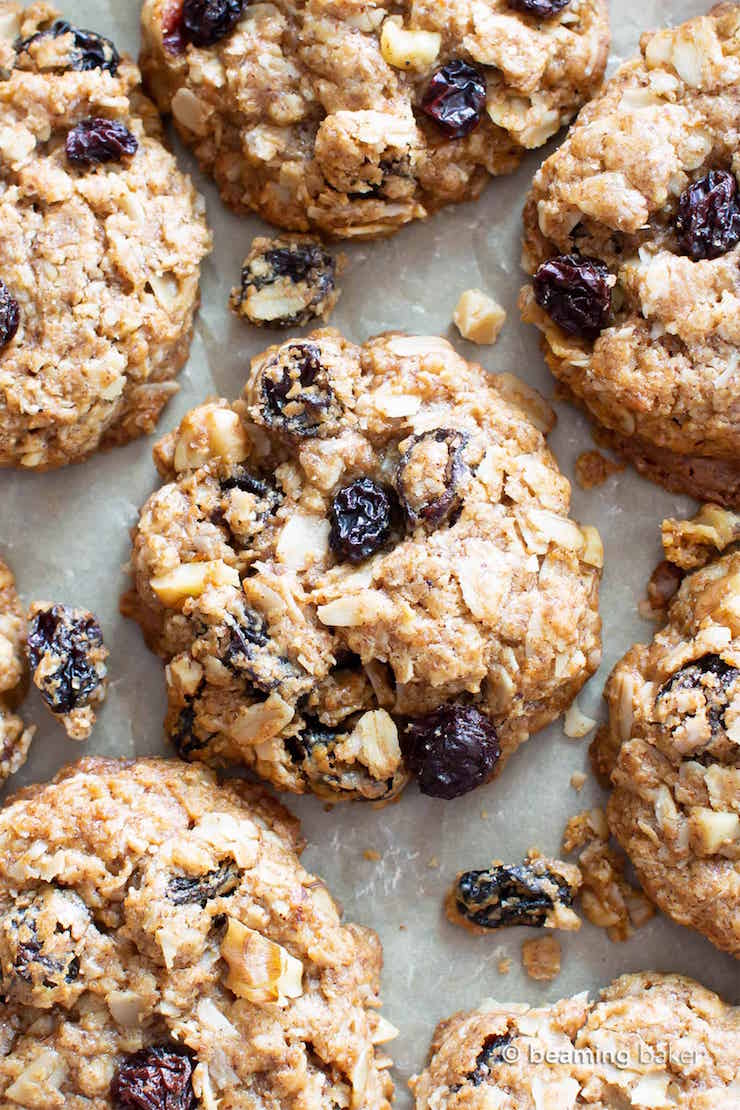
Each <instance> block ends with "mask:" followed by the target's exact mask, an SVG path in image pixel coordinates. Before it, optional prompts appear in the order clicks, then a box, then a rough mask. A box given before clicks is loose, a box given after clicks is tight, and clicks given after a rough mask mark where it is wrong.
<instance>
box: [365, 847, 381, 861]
mask: <svg viewBox="0 0 740 1110" xmlns="http://www.w3.org/2000/svg"><path fill="white" fill-rule="evenodd" d="M362 854H363V856H364V857H365V859H366V860H369V861H370V862H371V863H377V862H378V861H379V860H381V859H382V858H383V857H382V856H381V854H380V852H376V851H375V849H374V848H366V849H365V851H364V852H363V853H362Z"/></svg>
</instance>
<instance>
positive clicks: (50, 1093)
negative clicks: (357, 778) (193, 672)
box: [0, 759, 395, 1110]
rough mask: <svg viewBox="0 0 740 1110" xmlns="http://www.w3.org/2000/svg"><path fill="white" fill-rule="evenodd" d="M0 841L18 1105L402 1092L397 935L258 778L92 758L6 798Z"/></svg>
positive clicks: (381, 1106)
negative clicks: (327, 869)
mask: <svg viewBox="0 0 740 1110" xmlns="http://www.w3.org/2000/svg"><path fill="white" fill-rule="evenodd" d="M0 844H1V845H2V852H0V857H1V859H0V969H1V971H2V981H3V995H4V1006H3V1013H2V1017H1V1018H0V1030H1V1032H2V1038H3V1055H2V1059H1V1060H0V1099H2V1102H3V1105H13V1106H15V1105H20V1106H25V1107H38V1108H41V1107H44V1108H45V1110H53V1108H54V1107H64V1108H65V1110H83V1108H84V1110H105V1108H108V1107H122V1106H152V1107H154V1106H160V1105H161V1106H165V1105H166V1106H168V1107H170V1106H172V1107H177V1108H178V1110H179V1108H180V1107H182V1108H190V1107H194V1106H196V1105H197V1106H202V1107H204V1108H209V1107H210V1108H213V1107H215V1106H219V1107H220V1108H221V1110H236V1108H242V1110H245V1108H246V1107H249V1106H253V1105H254V1104H255V1102H256V1101H259V1102H263V1103H265V1104H267V1105H275V1106H278V1105H279V1106H281V1107H286V1108H291V1107H292V1108H296V1110H297V1108H299V1107H300V1108H302V1110H305V1108H307V1107H309V1108H312V1110H321V1108H323V1110H330V1108H331V1107H334V1106H349V1105H350V1104H351V1105H354V1106H356V1107H358V1108H362V1110H388V1108H389V1105H390V1103H389V1098H390V1094H391V1091H392V1084H391V1081H390V1078H389V1077H388V1072H387V1070H386V1069H387V1068H388V1066H389V1065H390V1060H389V1059H388V1057H387V1056H386V1055H385V1054H384V1052H383V1049H382V1048H379V1047H378V1048H376V1047H375V1046H379V1045H381V1044H383V1043H384V1042H385V1041H387V1040H389V1039H390V1038H391V1037H392V1036H393V1035H394V1033H395V1030H394V1029H393V1027H392V1026H390V1025H389V1023H388V1022H386V1021H384V1019H383V1018H381V1017H380V1016H379V1015H378V1013H377V1007H378V1005H379V1000H378V989H379V987H378V981H379V974H380V966H381V962H382V957H381V949H380V944H379V941H378V939H377V937H376V936H375V934H374V933H372V932H371V931H370V930H367V929H364V928H362V927H360V926H357V925H352V924H347V925H343V924H342V923H341V920H340V916H339V912H338V910H337V907H336V905H335V904H334V902H333V900H332V898H331V896H330V895H329V892H328V891H327V889H326V888H325V887H324V885H323V883H322V882H321V881H320V880H319V879H317V878H316V877H315V876H313V875H311V874H309V873H308V872H306V871H305V870H304V869H303V868H302V867H301V864H300V862H299V860H298V857H297V855H296V851H300V848H301V847H302V844H301V842H300V837H299V828H298V824H297V822H296V821H295V820H294V819H293V818H292V817H291V816H290V815H289V814H288V813H287V812H286V811H285V810H284V809H282V807H281V806H279V805H278V804H277V803H276V802H275V801H274V800H272V799H271V798H268V797H267V796H266V795H265V794H263V793H262V791H260V790H259V788H256V787H253V786H249V785H247V784H245V783H233V784H231V785H229V786H223V787H219V786H218V785H217V784H216V782H215V780H214V777H213V776H212V774H211V773H210V772H208V771H206V770H205V769H204V768H202V767H199V768H195V767H189V766H187V765H186V764H184V763H180V762H168V761H165V760H150V759H148V760H139V761H135V762H123V761H120V762H119V761H115V760H102V759H88V760H83V761H82V762H81V763H79V764H76V765H74V766H72V767H68V768H66V769H64V770H63V771H62V772H60V774H59V775H58V776H57V777H56V779H54V781H53V782H52V783H50V784H47V785H43V786H34V787H31V788H29V789H27V790H25V791H22V792H21V793H20V794H19V795H17V797H16V798H15V799H13V800H11V802H10V803H9V804H8V805H7V806H6V807H5V808H4V809H3V810H2V811H0ZM42 844H43V845H44V846H45V851H43V852H41V853H40V852H39V851H38V850H37V849H38V846H39V845H42ZM137 1083H138V1084H141V1087H137ZM142 1087H143V1089H144V1094H143V1095H141V1099H140V1100H139V1101H137V1098H136V1094H137V1090H138V1091H139V1092H141V1088H142ZM147 1092H148V1094H149V1101H147V1099H146V1097H144V1096H145V1095H146V1094H147ZM157 1092H159V1095H160V1096H161V1101H159V1100H158V1098H157ZM167 1092H169V1095H168V1097H166V1098H165V1095H166V1094H167ZM176 1094H177V1095H178V1096H179V1098H178V1099H176V1097H175V1096H176Z"/></svg>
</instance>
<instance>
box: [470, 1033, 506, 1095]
mask: <svg viewBox="0 0 740 1110" xmlns="http://www.w3.org/2000/svg"><path fill="white" fill-rule="evenodd" d="M510 1044H511V1037H510V1036H509V1034H508V1033H504V1034H502V1035H501V1036H498V1037H497V1036H490V1037H486V1039H485V1041H484V1042H483V1048H482V1049H481V1050H480V1052H479V1053H478V1056H477V1057H476V1061H475V1067H474V1069H473V1071H471V1072H469V1073H468V1074H467V1075H466V1076H465V1079H466V1080H467V1082H468V1083H472V1084H473V1086H474V1087H480V1085H481V1083H485V1081H486V1080H487V1079H489V1078H490V1076H491V1072H492V1070H493V1065H494V1064H501V1063H503V1062H505V1059H506V1057H505V1055H504V1049H505V1048H506V1047H507V1046H508V1045H510Z"/></svg>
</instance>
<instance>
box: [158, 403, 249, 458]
mask: <svg viewBox="0 0 740 1110" xmlns="http://www.w3.org/2000/svg"><path fill="white" fill-rule="evenodd" d="M249 448H250V443H249V437H248V435H247V433H246V431H245V429H244V425H243V424H242V422H241V420H240V419H239V416H238V414H237V413H235V412H234V411H233V409H230V408H224V407H222V406H220V405H217V404H208V405H200V406H199V407H198V408H197V409H193V410H192V411H191V412H189V413H188V414H187V416H186V417H185V418H184V420H183V421H182V423H181V424H180V427H179V429H178V434H177V443H176V444H175V470H176V471H178V472H180V471H182V470H196V469H197V468H198V467H199V466H205V464H206V463H208V462H211V461H212V460H213V459H214V458H218V459H222V460H223V461H224V462H232V463H236V462H243V461H244V459H246V458H247V456H248V455H249Z"/></svg>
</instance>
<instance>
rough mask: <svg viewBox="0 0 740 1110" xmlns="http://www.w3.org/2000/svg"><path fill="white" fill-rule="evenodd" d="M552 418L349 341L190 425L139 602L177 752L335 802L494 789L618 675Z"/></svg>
mask: <svg viewBox="0 0 740 1110" xmlns="http://www.w3.org/2000/svg"><path fill="white" fill-rule="evenodd" d="M552 419H553V416H552V412H551V411H550V410H549V408H548V407H547V406H546V405H545V403H544V402H543V400H542V398H540V397H539V396H538V395H537V394H535V393H533V392H532V391H529V390H528V389H527V388H526V387H525V386H523V385H522V384H521V383H518V382H517V381H516V379H513V378H511V377H510V376H509V375H500V376H498V377H490V376H488V375H487V374H486V373H485V372H484V371H483V370H482V368H481V367H480V366H477V365H474V364H470V363H467V362H465V361H464V360H463V359H462V358H460V357H459V356H458V355H457V354H456V352H455V351H454V350H453V348H452V347H451V346H450V344H449V343H447V342H446V341H445V340H443V339H436V338H417V337H410V336H403V335H387V336H382V337H380V338H377V339H374V340H371V341H370V342H368V343H366V344H364V345H363V346H361V347H360V346H356V345H354V344H352V343H349V342H348V341H346V340H345V339H343V338H342V337H341V336H340V335H339V333H338V332H336V331H333V330H331V329H326V330H323V331H318V332H315V333H313V334H312V335H310V336H308V337H307V338H306V339H300V340H292V341H288V342H286V343H283V344H282V345H281V346H278V347H272V348H270V349H269V350H267V351H266V352H265V353H264V354H262V355H260V356H259V357H258V358H256V359H255V360H254V362H253V363H252V368H251V372H250V375H249V379H248V381H247V384H246V387H245V390H244V395H243V397H242V399H240V400H239V401H237V402H235V403H234V404H229V403H228V402H227V401H224V400H217V401H212V402H210V403H208V404H206V405H203V406H201V407H200V408H197V409H194V410H193V411H192V412H191V413H190V414H189V415H188V416H186V418H185V419H184V421H183V422H182V424H181V425H180V427H179V428H178V429H177V430H176V431H175V432H174V433H173V434H171V435H168V436H166V437H165V438H164V439H163V440H162V441H161V443H160V444H159V445H158V447H157V448H156V449H155V459H156V462H157V465H158V467H159V470H160V473H161V474H162V477H163V478H164V482H165V484H164V485H162V487H161V488H160V489H159V490H158V491H157V492H156V493H154V495H153V496H152V497H151V498H150V500H149V501H148V503H147V504H146V505H145V506H144V508H143V510H142V512H141V515H140V518H139V522H138V525H137V527H136V529H135V531H134V536H133V556H132V561H131V568H132V573H133V577H134V590H133V591H132V592H131V593H130V594H129V595H128V597H127V598H126V599H125V601H124V612H126V613H127V615H130V616H133V617H134V618H135V619H137V620H138V621H139V622H140V624H141V626H142V628H143V630H144V634H145V636H146V638H147V641H148V643H149V645H150V646H151V647H152V648H153V650H155V651H156V652H158V653H159V654H160V655H161V656H163V658H164V659H165V660H167V662H168V666H167V689H168V697H169V713H168V717H167V732H168V734H169V736H170V738H171V740H172V741H173V743H174V744H175V747H176V748H177V750H178V752H179V753H180V754H181V755H182V756H183V757H184V758H188V759H199V760H201V759H204V760H206V761H207V762H216V763H223V762H233V761H235V762H240V763H245V764H247V765H248V766H250V767H253V768H254V769H255V770H256V771H257V772H258V773H259V774H260V775H262V776H263V777H264V778H266V779H268V780H269V781H271V782H272V783H274V784H275V785H276V786H278V787H280V788H282V789H287V790H293V791H298V792H303V791H306V790H313V791H315V792H316V793H319V794H321V795H322V796H325V797H327V798H330V799H334V800H338V799H339V798H352V797H361V798H369V799H387V798H389V797H392V796H393V794H395V793H397V792H398V791H399V790H400V789H401V788H402V787H403V786H404V784H405V782H406V780H407V778H408V772H409V771H410V772H412V773H413V774H415V775H417V776H418V778H419V782H420V785H421V789H422V790H423V791H424V792H426V793H429V794H435V795H437V796H442V797H454V796H456V795H457V794H462V793H464V792H466V791H467V790H470V789H472V788H473V787H474V786H477V785H478V784H479V783H481V782H484V781H486V780H488V779H489V778H490V777H491V776H492V775H493V774H494V773H495V772H498V771H499V770H500V769H501V767H502V766H503V764H504V762H505V759H506V757H507V756H509V755H510V754H511V753H512V752H513V751H514V750H515V749H516V748H517V747H518V746H519V744H521V743H522V742H523V741H524V740H526V739H527V738H528V736H529V734H530V733H532V732H535V731H537V730H538V729H540V728H542V727H543V726H544V725H546V724H547V723H548V722H550V721H552V720H553V719H554V718H555V717H556V716H557V715H558V714H559V713H561V712H562V711H563V710H564V709H565V708H566V706H567V705H568V704H569V703H570V701H571V700H572V699H573V697H574V696H575V694H576V692H577V691H578V690H579V689H580V687H581V686H582V685H583V683H584V682H585V681H586V679H587V678H588V677H589V675H591V674H592V673H593V671H594V670H595V669H596V667H597V666H598V663H599V658H600V622H599V616H598V584H599V577H600V568H601V565H602V561H603V551H602V547H601V541H600V539H599V536H598V533H597V532H596V531H595V529H593V528H589V527H583V528H581V527H579V526H578V525H577V524H575V523H574V522H573V521H572V520H570V519H569V517H568V508H569V501H570V487H569V485H568V482H567V481H566V479H565V478H564V477H563V476H562V475H561V474H560V472H559V471H558V469H557V466H556V463H555V460H554V458H553V456H552V455H551V454H550V452H549V450H548V448H547V446H546V441H545V438H544V435H543V434H542V431H540V429H539V428H538V427H537V426H536V424H539V426H540V427H541V428H542V429H543V430H549V427H550V422H551V421H552Z"/></svg>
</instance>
